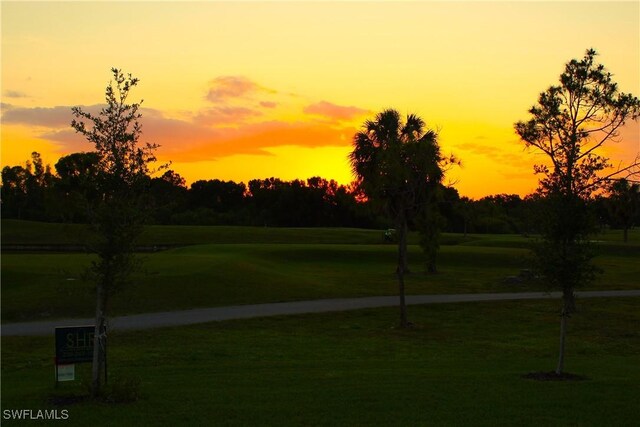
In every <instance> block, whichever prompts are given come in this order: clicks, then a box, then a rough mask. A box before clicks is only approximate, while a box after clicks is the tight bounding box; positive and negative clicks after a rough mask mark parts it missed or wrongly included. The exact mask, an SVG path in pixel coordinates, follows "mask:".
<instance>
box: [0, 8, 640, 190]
mask: <svg viewBox="0 0 640 427" xmlns="http://www.w3.org/2000/svg"><path fill="white" fill-rule="evenodd" d="M0 8H1V13H2V58H1V59H2V78H1V83H2V130H1V133H2V135H1V136H2V147H1V155H2V157H1V163H2V166H4V165H14V164H21V163H24V161H25V160H27V159H28V158H29V155H30V153H31V151H39V152H41V153H42V154H43V157H44V159H45V161H47V162H49V163H52V164H53V163H55V161H56V160H57V158H58V157H60V156H61V155H65V154H68V153H70V152H74V151H81V150H84V151H89V150H91V148H92V147H91V146H90V145H89V143H86V142H83V141H81V140H80V139H79V138H77V137H76V136H74V135H73V132H72V131H71V129H70V127H69V122H70V120H71V114H70V107H71V106H74V105H82V106H86V107H87V108H89V109H90V108H92V106H95V105H97V104H100V103H101V102H103V99H104V97H103V94H104V87H105V86H106V84H107V83H108V81H109V79H110V77H111V76H110V72H109V70H110V68H111V67H113V66H116V67H119V68H121V69H123V70H124V71H126V72H131V73H132V74H133V75H135V76H136V77H139V78H140V85H139V86H138V87H136V88H135V90H134V91H133V93H132V97H133V99H134V100H138V99H141V98H142V99H144V104H143V106H144V110H143V114H144V118H143V126H144V131H145V134H144V139H147V140H150V141H153V142H157V143H159V144H160V145H161V146H162V147H161V148H160V149H159V151H158V155H159V157H160V159H162V160H164V161H166V160H171V161H172V162H173V164H172V169H174V170H175V171H177V172H178V173H180V174H181V175H182V176H184V177H185V178H186V179H187V181H189V182H192V181H195V180H197V179H212V178H219V179H232V180H235V181H244V182H247V181H248V180H250V179H253V178H266V177H271V176H276V177H280V178H282V179H294V178H301V179H306V178H308V177H311V176H317V175H319V176H322V177H324V178H327V179H335V180H337V181H338V182H340V183H344V184H346V183H348V182H349V181H351V172H350V169H349V166H348V162H347V160H346V156H347V154H348V153H349V151H350V149H351V138H352V136H353V134H354V133H355V132H356V131H357V130H358V129H359V127H360V126H361V124H362V123H363V122H364V120H366V119H367V118H371V117H373V115H374V114H375V113H377V112H379V111H380V110H382V109H384V108H395V109H398V110H399V111H400V112H402V113H416V114H418V115H419V116H421V117H422V118H423V119H424V120H425V121H426V122H427V125H428V126H430V127H433V128H436V129H438V130H439V135H440V144H441V147H442V149H443V151H444V152H445V153H450V152H453V153H454V154H456V155H457V156H458V157H459V158H461V160H462V162H463V167H462V168H456V169H454V170H452V171H451V172H450V173H449V174H448V180H449V181H450V182H454V183H455V186H456V188H458V190H459V191H460V193H461V194H463V195H467V196H470V197H475V198H478V197H482V196H485V195H488V194H497V193H517V194H520V195H525V194H528V193H530V192H531V191H532V190H533V189H534V188H535V186H536V182H537V178H536V177H534V175H533V172H532V165H533V164H534V163H536V162H537V161H538V160H539V158H538V156H536V155H534V154H531V153H527V152H525V151H524V150H523V144H522V143H521V142H520V141H519V140H518V137H517V136H516V135H515V133H514V131H513V124H514V123H515V122H516V121H518V120H526V119H527V118H528V114H527V110H528V108H529V107H530V106H531V105H533V104H534V103H535V101H536V99H537V96H538V94H539V93H540V92H542V91H544V90H545V89H546V88H547V87H548V86H550V85H552V84H556V83H557V80H558V77H559V75H560V73H561V72H562V69H563V66H564V64H565V63H566V62H567V61H569V60H570V59H572V58H581V57H582V55H583V54H584V51H585V49H587V48H589V47H594V48H595V49H596V50H598V52H599V53H600V56H599V58H598V59H599V61H600V62H602V63H603V64H605V65H606V67H607V68H608V69H609V70H610V71H611V72H612V73H613V74H614V79H615V81H617V82H618V83H619V87H620V89H621V90H622V91H624V92H631V93H633V94H634V95H636V96H637V95H639V94H640V41H639V40H640V37H639V36H640V3H638V2H620V3H611V2H606V3H598V2H584V3H576V2H571V3H555V2H536V3H533V2H526V3H522V2H487V3H479V2H428V1H427V2H407V3H404V2H403V3H397V2H371V3H369V2H366V3H365V2H320V3H307V2H300V3H295V2H259V3H247V2H239V3H238V2H236V3H231V2H189V3H176V2H117V3H113V2H96V3H84V2H83V3H79V2H70V3H61V2H47V3H31V2H5V1H3V2H2V3H1V4H0ZM624 137H625V138H624V140H623V142H622V143H620V144H618V145H617V146H615V148H613V149H612V150H610V152H609V153H610V154H609V155H611V157H612V159H613V160H618V159H630V158H632V157H633V156H634V155H635V154H637V153H638V152H640V131H639V129H638V124H637V123H632V124H630V125H629V126H627V128H626V129H625V132H624Z"/></svg>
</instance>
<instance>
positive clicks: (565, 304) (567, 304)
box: [556, 288, 575, 375]
mask: <svg viewBox="0 0 640 427" xmlns="http://www.w3.org/2000/svg"><path fill="white" fill-rule="evenodd" d="M574 308H575V301H574V295H573V290H572V289H567V288H565V289H564V290H563V291H562V314H561V316H560V351H559V352H558V366H557V367H556V374H557V375H562V373H563V371H564V354H565V342H566V338H567V320H568V318H569V316H571V313H572V312H573V311H574Z"/></svg>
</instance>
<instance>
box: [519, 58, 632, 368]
mask: <svg viewBox="0 0 640 427" xmlns="http://www.w3.org/2000/svg"><path fill="white" fill-rule="evenodd" d="M595 56H596V51H595V50H593V49H589V50H587V51H586V53H585V56H584V57H583V58H582V59H581V60H576V59H573V60H571V61H570V62H568V63H567V64H566V65H565V69H564V72H563V73H562V74H561V75H560V85H559V86H551V87H550V88H549V89H547V90H546V91H545V92H543V93H541V94H540V96H539V98H538V103H537V105H535V106H533V107H532V108H531V109H530V110H529V113H530V114H531V116H532V117H531V119H530V120H529V121H527V122H522V121H520V122H518V123H516V124H515V130H516V132H517V134H518V135H519V136H520V138H521V139H522V141H524V143H525V146H526V147H528V148H532V149H535V150H537V151H541V152H542V153H544V154H545V155H546V158H547V160H548V163H546V164H540V165H536V166H535V173H537V174H541V175H542V179H541V180H540V183H539V188H538V191H539V192H540V194H541V195H542V196H543V197H544V206H545V215H544V218H545V220H544V221H543V222H542V224H540V226H541V233H542V242H541V244H540V246H539V247H538V248H537V250H536V257H537V260H538V267H539V269H540V272H541V273H542V275H543V277H544V278H545V279H546V280H547V281H548V283H549V284H550V285H551V286H553V287H557V288H560V289H561V290H562V301H563V304H562V313H561V323H560V351H559V357H558V365H557V368H556V374H557V375H561V374H562V372H563V369H564V355H565V337H566V324H567V319H568V317H570V316H571V313H573V312H574V310H575V297H574V289H575V288H576V287H577V286H580V285H584V284H585V283H588V282H589V281H590V280H592V279H593V277H594V267H593V265H592V264H591V259H592V257H593V253H592V251H591V250H590V245H589V235H590V234H591V233H592V232H593V227H592V226H593V223H592V221H591V218H589V215H588V209H587V200H588V199H589V198H590V197H591V195H592V194H593V192H594V191H596V190H598V189H600V188H602V187H603V186H604V185H605V184H606V183H607V182H608V181H609V180H611V179H613V178H615V177H620V176H621V175H626V176H630V175H634V174H636V173H637V169H638V158H636V161H635V162H632V163H631V164H628V165H625V166H620V167H619V168H617V169H616V170H610V167H611V166H610V164H609V162H608V159H607V158H605V157H603V156H602V155H600V154H599V153H600V152H601V148H602V147H603V146H604V145H605V144H606V143H608V142H611V141H615V140H616V139H617V138H618V137H619V130H620V128H621V127H622V126H623V125H624V124H625V122H626V121H627V120H629V119H637V118H638V114H639V112H640V102H639V101H638V98H636V97H634V96H632V95H630V94H625V93H620V92H619V91H618V88H617V85H616V84H615V83H614V82H613V81H612V79H611V73H609V72H608V71H607V70H606V69H605V67H604V66H603V65H602V64H596V63H595V62H594V59H595Z"/></svg>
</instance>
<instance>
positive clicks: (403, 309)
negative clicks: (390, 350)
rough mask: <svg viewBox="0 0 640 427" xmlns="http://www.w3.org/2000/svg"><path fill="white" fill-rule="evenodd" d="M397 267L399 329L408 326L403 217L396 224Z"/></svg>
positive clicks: (405, 228)
mask: <svg viewBox="0 0 640 427" xmlns="http://www.w3.org/2000/svg"><path fill="white" fill-rule="evenodd" d="M398 225H399V226H398V232H399V233H398V267H397V268H396V274H397V276H398V294H399V295H400V327H401V328H406V327H408V326H409V322H408V321H407V305H406V302H405V295H404V274H405V271H406V266H407V219H406V218H405V217H404V215H403V216H402V217H401V218H400V219H399V224H398Z"/></svg>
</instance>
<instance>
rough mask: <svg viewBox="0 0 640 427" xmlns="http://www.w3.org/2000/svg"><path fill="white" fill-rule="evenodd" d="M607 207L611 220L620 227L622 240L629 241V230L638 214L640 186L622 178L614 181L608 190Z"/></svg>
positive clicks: (639, 210) (639, 209) (639, 208)
mask: <svg viewBox="0 0 640 427" xmlns="http://www.w3.org/2000/svg"><path fill="white" fill-rule="evenodd" d="M610 193H611V194H610V196H609V199H608V201H607V207H608V209H609V211H610V213H611V216H612V217H613V218H612V219H613V220H614V221H616V223H617V225H619V226H621V227H622V230H623V240H624V242H625V243H627V242H628V241H629V229H630V228H631V227H632V226H633V225H634V222H635V221H636V218H637V217H638V213H639V212H640V184H638V183H632V182H629V181H628V180H626V179H624V178H622V179H619V180H617V181H615V182H614V183H613V184H612V185H611V188H610Z"/></svg>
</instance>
